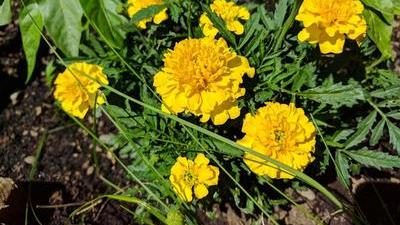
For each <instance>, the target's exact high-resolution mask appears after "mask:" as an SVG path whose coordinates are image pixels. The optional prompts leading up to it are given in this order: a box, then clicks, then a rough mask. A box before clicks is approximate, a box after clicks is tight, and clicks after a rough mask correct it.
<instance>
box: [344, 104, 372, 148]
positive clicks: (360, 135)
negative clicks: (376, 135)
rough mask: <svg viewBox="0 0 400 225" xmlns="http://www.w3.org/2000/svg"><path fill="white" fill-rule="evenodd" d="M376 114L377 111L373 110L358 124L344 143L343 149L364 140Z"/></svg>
mask: <svg viewBox="0 0 400 225" xmlns="http://www.w3.org/2000/svg"><path fill="white" fill-rule="evenodd" d="M376 115H377V112H376V111H373V112H371V113H370V114H369V115H368V116H367V117H365V118H364V119H363V120H362V121H361V122H360V123H359V124H358V129H357V131H356V132H355V133H354V134H353V135H351V136H350V137H349V139H347V141H346V143H345V144H344V146H345V149H349V148H351V147H353V146H355V145H357V144H359V143H361V142H362V141H363V140H365V138H366V136H367V134H368V132H369V130H370V129H371V127H372V125H374V123H375V119H376Z"/></svg>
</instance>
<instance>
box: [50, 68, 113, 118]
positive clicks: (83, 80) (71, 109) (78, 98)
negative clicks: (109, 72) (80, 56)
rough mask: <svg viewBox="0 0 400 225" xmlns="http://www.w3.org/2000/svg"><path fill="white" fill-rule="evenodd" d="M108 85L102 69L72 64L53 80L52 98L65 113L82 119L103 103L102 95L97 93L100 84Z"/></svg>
mask: <svg viewBox="0 0 400 225" xmlns="http://www.w3.org/2000/svg"><path fill="white" fill-rule="evenodd" d="M99 82H100V83H102V84H108V80H107V76H106V75H105V74H104V73H103V68H101V67H100V66H98V65H92V64H88V63H84V62H82V63H73V64H71V65H69V66H68V68H67V69H66V70H65V71H64V72H63V73H60V74H58V76H57V78H56V80H55V91H54V97H55V99H56V100H58V101H59V102H60V103H61V107H62V108H63V110H64V111H66V112H67V113H69V114H71V115H73V116H76V117H78V118H80V119H83V118H84V117H85V115H86V113H87V111H88V110H89V108H94V107H95V106H94V104H95V98H96V94H97V104H98V105H100V104H103V103H105V97H104V95H103V94H102V93H101V92H100V91H99V88H100V87H101V85H100V83H99Z"/></svg>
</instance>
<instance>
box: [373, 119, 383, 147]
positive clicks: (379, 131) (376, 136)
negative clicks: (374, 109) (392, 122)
mask: <svg viewBox="0 0 400 225" xmlns="http://www.w3.org/2000/svg"><path fill="white" fill-rule="evenodd" d="M384 128H385V120H384V119H382V120H381V121H380V122H379V123H378V125H376V127H375V128H374V129H373V130H372V134H371V139H370V140H369V144H370V145H376V144H378V141H379V140H380V139H381V138H382V135H383V129H384Z"/></svg>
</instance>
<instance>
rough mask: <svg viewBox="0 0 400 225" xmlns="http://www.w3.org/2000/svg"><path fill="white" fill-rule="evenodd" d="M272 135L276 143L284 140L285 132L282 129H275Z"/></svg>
mask: <svg viewBox="0 0 400 225" xmlns="http://www.w3.org/2000/svg"><path fill="white" fill-rule="evenodd" d="M274 135H275V142H276V143H278V144H282V142H283V141H284V140H285V132H284V131H282V130H275V131H274Z"/></svg>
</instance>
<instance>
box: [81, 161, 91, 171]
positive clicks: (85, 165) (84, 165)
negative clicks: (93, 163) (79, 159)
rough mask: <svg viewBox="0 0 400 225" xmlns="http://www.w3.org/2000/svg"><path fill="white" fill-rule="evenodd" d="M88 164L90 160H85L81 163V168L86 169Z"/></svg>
mask: <svg viewBox="0 0 400 225" xmlns="http://www.w3.org/2000/svg"><path fill="white" fill-rule="evenodd" d="M89 164H90V162H89V161H86V162H85V163H83V165H82V169H84V170H85V169H87V168H89Z"/></svg>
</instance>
